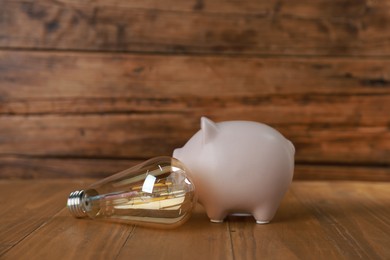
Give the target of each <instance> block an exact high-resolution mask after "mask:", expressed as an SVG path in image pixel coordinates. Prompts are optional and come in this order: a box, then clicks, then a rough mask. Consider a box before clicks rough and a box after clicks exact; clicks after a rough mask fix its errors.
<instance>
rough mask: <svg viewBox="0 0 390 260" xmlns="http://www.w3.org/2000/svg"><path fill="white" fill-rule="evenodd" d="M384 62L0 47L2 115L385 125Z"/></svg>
mask: <svg viewBox="0 0 390 260" xmlns="http://www.w3.org/2000/svg"><path fill="white" fill-rule="evenodd" d="M389 79H390V61H387V60H380V59H364V60H362V59H360V60H355V59H343V58H340V59H324V58H316V59H314V58H313V59H299V58H269V59H261V58H253V59H252V58H237V57H234V58H233V57H231V58H220V57H190V56H170V57H168V56H147V55H123V54H109V55H103V54H80V53H72V54H70V53H56V52H54V53H47V52H38V53H31V52H12V51H11V52H0V82H1V84H0V114H8V115H15V114H16V115H18V114H23V115H24V114H27V115H28V114H53V113H54V114H92V113H135V112H136V113H139V112H142V113H150V112H158V113H185V114H186V116H193V117H200V116H201V115H208V116H210V117H214V118H218V119H220V120H222V119H224V120H225V119H233V118H240V119H248V120H258V121H262V122H266V123H268V124H286V125H288V124H321V125H335V124H337V125H340V124H347V125H375V126H384V125H388V124H390V121H389V120H390V118H389V116H388V113H387V111H390V89H389V88H388V86H390V81H389Z"/></svg>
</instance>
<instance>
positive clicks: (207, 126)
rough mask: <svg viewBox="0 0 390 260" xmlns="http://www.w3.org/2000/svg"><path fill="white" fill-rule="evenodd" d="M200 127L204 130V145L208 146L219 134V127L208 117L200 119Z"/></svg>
mask: <svg viewBox="0 0 390 260" xmlns="http://www.w3.org/2000/svg"><path fill="white" fill-rule="evenodd" d="M200 127H201V129H202V135H203V143H204V144H207V143H208V142H210V141H211V140H213V139H214V137H215V136H216V135H217V134H218V126H217V125H216V124H215V123H214V122H213V121H211V120H210V119H208V118H207V117H202V118H201V119H200Z"/></svg>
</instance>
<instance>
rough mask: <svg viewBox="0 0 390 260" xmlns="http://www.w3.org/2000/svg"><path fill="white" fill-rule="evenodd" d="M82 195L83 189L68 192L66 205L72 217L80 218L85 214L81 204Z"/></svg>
mask: <svg viewBox="0 0 390 260" xmlns="http://www.w3.org/2000/svg"><path fill="white" fill-rule="evenodd" d="M83 197H84V191H83V190H76V191H74V192H71V193H70V195H69V197H68V202H67V207H68V210H69V212H70V214H72V216H73V217H76V218H82V217H86V216H87V213H86V212H85V210H84V208H83V204H82V200H83Z"/></svg>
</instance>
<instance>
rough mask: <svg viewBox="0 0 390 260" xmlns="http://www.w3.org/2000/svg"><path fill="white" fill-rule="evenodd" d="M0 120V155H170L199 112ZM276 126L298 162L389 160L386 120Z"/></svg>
mask: <svg viewBox="0 0 390 260" xmlns="http://www.w3.org/2000/svg"><path fill="white" fill-rule="evenodd" d="M216 119H217V121H218V118H216ZM258 121H260V120H258ZM0 125H1V126H2V127H1V128H0V136H1V139H0V155H3V156H4V155H28V156H41V157H42V156H49V157H75V156H76V157H93V158H107V157H108V158H124V159H126V158H127V159H131V158H150V157H154V156H158V155H170V154H172V151H173V149H174V148H177V147H181V146H182V145H184V143H185V142H186V141H187V139H188V138H190V137H191V136H192V135H193V134H194V133H195V132H196V131H198V129H199V128H200V127H199V118H197V117H195V118H193V117H189V116H187V115H185V114H183V115H181V114H158V113H157V114H133V115H126V114H119V115H117V114H114V115H69V116H62V115H46V116H30V117H24V116H5V117H0ZM274 126H275V127H276V128H277V129H278V130H279V131H280V132H281V133H283V134H284V135H285V136H286V137H288V138H289V139H291V140H292V141H293V143H294V144H295V146H296V151H297V152H296V160H297V162H305V163H349V164H353V163H358V164H360V165H361V164H383V165H388V164H389V162H390V131H389V129H388V128H387V127H386V126H378V127H374V126H368V127H359V126H358V127H356V126H339V127H336V126H335V127H327V128H324V127H323V126H310V125H297V126H289V125H287V126H286V125H280V126H279V125H274Z"/></svg>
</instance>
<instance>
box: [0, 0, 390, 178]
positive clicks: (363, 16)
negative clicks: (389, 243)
mask: <svg viewBox="0 0 390 260" xmlns="http://www.w3.org/2000/svg"><path fill="white" fill-rule="evenodd" d="M389 111H390V1H389V0H331V1H329V0H311V1H308V0H291V1H281V0H270V1H268V0H267V1H266V0H227V1H222V0H189V1H174V0H142V1H138V0H131V1H129V0H56V1H51V0H0V176H1V177H13V178H19V177H23V178H39V177H73V176H74V177H79V176H84V177H92V176H93V177H102V176H106V175H108V174H111V173H114V172H116V171H119V170H121V169H123V168H126V167H128V166H131V165H133V164H135V163H138V162H140V161H142V160H144V159H147V158H149V157H153V156H157V155H169V154H171V152H172V150H173V149H174V148H175V147H179V146H182V145H183V144H184V143H185V141H186V140H187V139H188V138H189V137H190V136H191V135H192V134H193V133H195V131H197V130H198V129H199V117H200V116H202V115H206V116H208V117H210V118H211V119H213V120H215V121H221V120H232V119H243V120H256V121H261V122H265V123H267V124H270V125H272V126H274V127H275V128H277V129H278V130H280V131H281V132H282V133H283V134H284V135H285V136H287V137H288V138H290V139H291V140H292V141H293V142H294V144H295V145H296V149H297V154H296V162H297V167H296V172H295V178H296V179H359V180H390V112H389Z"/></svg>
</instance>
